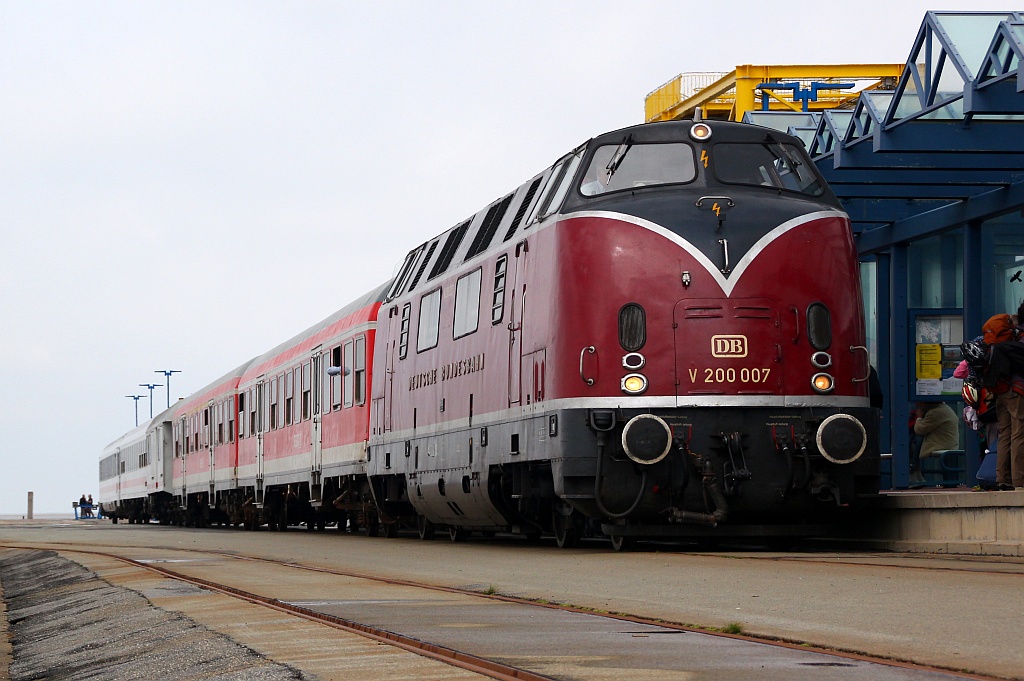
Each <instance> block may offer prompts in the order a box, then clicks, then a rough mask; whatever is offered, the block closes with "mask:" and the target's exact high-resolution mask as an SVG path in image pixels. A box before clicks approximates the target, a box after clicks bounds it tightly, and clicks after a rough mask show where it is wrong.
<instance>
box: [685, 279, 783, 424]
mask: <svg viewBox="0 0 1024 681" xmlns="http://www.w3.org/2000/svg"><path fill="white" fill-rule="evenodd" d="M672 317H673V319H672V321H673V327H674V328H673V331H674V335H675V360H676V361H675V371H676V396H677V399H676V403H677V405H679V406H683V405H686V404H692V403H694V402H695V401H698V402H699V401H700V400H699V398H701V397H705V398H714V396H716V395H739V396H748V395H749V396H751V397H754V396H757V395H777V394H780V392H781V388H782V378H783V364H782V356H783V350H784V342H785V340H784V339H783V333H782V320H781V319H779V317H778V314H777V313H776V306H775V305H773V304H772V303H771V302H770V301H768V300H764V299H760V298H741V299H737V300H732V299H722V298H709V299H689V300H681V301H679V302H678V303H676V306H675V309H674V310H673V314H672ZM792 340H793V339H792V338H790V339H789V341H790V342H792Z"/></svg>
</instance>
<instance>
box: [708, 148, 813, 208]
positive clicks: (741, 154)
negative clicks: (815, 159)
mask: <svg viewBox="0 0 1024 681" xmlns="http://www.w3.org/2000/svg"><path fill="white" fill-rule="evenodd" d="M711 163H712V166H713V169H714V173H715V177H716V178H718V180H719V181H720V182H724V183H725V184H744V185H751V186H757V187H771V188H772V189H784V190H787V191H792V192H798V193H800V194H805V195H807V196H821V194H822V193H823V192H824V185H823V184H822V181H821V178H819V177H818V175H817V173H816V172H815V171H814V164H813V163H812V162H811V160H810V159H809V158H808V157H807V154H806V153H805V152H804V151H803V150H802V149H800V148H798V147H796V146H795V145H792V144H780V143H778V142H775V141H766V142H760V143H740V142H721V143H719V144H716V145H714V146H713V147H712V149H711Z"/></svg>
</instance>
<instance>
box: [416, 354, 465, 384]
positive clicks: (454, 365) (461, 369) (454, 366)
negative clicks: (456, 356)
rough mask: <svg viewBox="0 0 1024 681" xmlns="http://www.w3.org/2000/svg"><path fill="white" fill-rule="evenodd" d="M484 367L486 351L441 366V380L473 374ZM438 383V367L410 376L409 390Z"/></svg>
mask: <svg viewBox="0 0 1024 681" xmlns="http://www.w3.org/2000/svg"><path fill="white" fill-rule="evenodd" d="M483 369H484V353H480V354H479V355H473V356H472V357H467V358H466V359H460V360H459V361H458V362H451V363H450V364H445V365H444V366H443V367H441V380H442V381H447V380H450V379H452V378H458V377H459V376H465V375H466V374H473V373H476V372H477V371H483ZM436 383H437V369H431V370H430V371H424V372H423V373H420V374H416V375H414V376H412V377H410V378H409V390H417V389H419V388H424V387H426V386H428V385H434V384H436Z"/></svg>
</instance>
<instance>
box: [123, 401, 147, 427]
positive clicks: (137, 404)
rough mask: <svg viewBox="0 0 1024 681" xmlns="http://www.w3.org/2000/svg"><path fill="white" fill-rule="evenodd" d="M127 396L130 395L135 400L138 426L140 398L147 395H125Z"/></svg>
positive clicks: (136, 423)
mask: <svg viewBox="0 0 1024 681" xmlns="http://www.w3.org/2000/svg"><path fill="white" fill-rule="evenodd" d="M125 397H130V398H131V399H133V400H135V426H136V427H138V425H139V400H141V399H142V398H143V397H145V395H125Z"/></svg>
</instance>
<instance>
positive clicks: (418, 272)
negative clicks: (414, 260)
mask: <svg viewBox="0 0 1024 681" xmlns="http://www.w3.org/2000/svg"><path fill="white" fill-rule="evenodd" d="M436 248H437V242H436V241H435V242H434V243H432V244H430V248H428V249H427V254H426V255H425V256H423V262H421V263H420V267H419V269H418V270H416V276H415V277H413V278H412V283H411V284H409V291H412V290H413V289H414V288H416V284H418V283H420V278H421V277H422V276H423V272H424V270H426V269H427V264H428V263H429V262H430V258H431V256H433V255H434V250H435V249H436ZM406 293H408V291H406Z"/></svg>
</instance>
